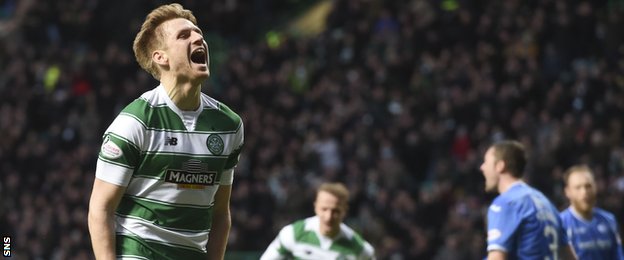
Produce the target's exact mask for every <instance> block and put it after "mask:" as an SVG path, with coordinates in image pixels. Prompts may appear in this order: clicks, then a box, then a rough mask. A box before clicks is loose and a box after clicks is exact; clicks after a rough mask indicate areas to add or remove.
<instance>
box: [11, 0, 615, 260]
mask: <svg viewBox="0 0 624 260" xmlns="http://www.w3.org/2000/svg"><path fill="white" fill-rule="evenodd" d="M180 2H181V3H182V4H183V5H184V7H185V8H187V9H190V10H192V11H193V12H194V14H195V16H196V17H197V18H198V22H199V25H200V28H201V29H202V30H203V31H204V32H206V38H207V42H208V44H209V46H210V49H211V62H212V65H211V68H212V77H211V79H210V80H209V81H208V82H206V84H205V86H204V92H205V93H207V94H209V95H210V96H212V97H215V98H216V99H218V100H220V101H222V102H224V103H225V104H227V105H228V106H229V107H231V108H232V109H233V110H234V111H236V112H237V113H239V114H240V115H241V117H242V118H243V121H244V123H245V128H246V129H245V134H246V136H245V148H244V151H243V154H242V156H241V161H240V163H239V165H238V167H237V171H236V175H235V180H234V187H233V193H232V200H231V208H232V220H233V224H232V230H231V234H230V241H229V246H228V251H230V252H236V251H240V252H243V251H245V252H261V251H263V250H264V249H265V248H266V246H268V244H269V243H270V241H271V240H272V239H273V238H274V237H275V236H276V235H277V232H278V230H279V229H280V228H281V227H282V226H283V225H286V224H288V223H290V222H292V221H294V220H296V219H299V218H303V217H306V216H310V215H313V211H312V199H313V195H314V188H315V187H316V185H317V184H319V183H321V182H324V181H342V182H344V183H345V184H346V185H347V186H348V187H349V189H350V191H351V193H352V200H351V201H350V212H349V214H348V218H347V220H346V222H347V224H349V225H350V226H352V227H353V228H354V229H356V230H358V231H359V232H361V233H362V235H363V236H364V237H365V238H366V239H367V240H368V241H370V242H371V244H372V245H373V246H374V247H375V248H376V252H377V255H378V257H379V258H380V259H482V258H483V256H484V255H485V238H486V237H485V232H484V228H485V227H484V218H485V213H486V211H487V205H488V204H489V203H490V202H491V200H492V198H493V197H494V196H495V195H494V194H485V193H484V191H483V182H484V179H483V177H482V175H481V173H480V171H479V166H480V164H481V162H482V154H483V152H484V150H485V149H486V148H487V146H488V145H490V144H491V143H492V142H494V141H497V140H501V139H506V138H514V139H518V140H520V141H522V142H523V143H524V144H525V145H526V146H527V147H528V150H529V155H530V164H529V166H528V169H527V171H526V172H527V175H526V177H527V178H526V180H527V182H529V183H530V184H532V185H534V186H535V187H537V188H538V189H540V190H541V191H542V192H544V193H545V194H546V195H547V196H548V197H549V198H550V199H551V200H553V202H555V204H556V205H557V206H558V207H559V208H560V209H564V208H565V207H567V204H566V200H565V197H564V196H563V183H562V181H561V177H562V172H563V171H564V170H565V169H566V168H567V167H569V166H571V165H572V164H577V163H586V164H588V165H589V166H590V167H592V169H593V170H594V171H595V173H596V177H597V183H598V188H599V199H598V204H599V206H600V207H603V208H605V209H607V210H609V211H612V212H613V213H614V214H615V215H616V217H617V218H618V220H619V223H622V221H624V205H623V204H622V198H623V197H624V139H623V138H624V129H623V128H624V126H623V117H624V60H623V59H622V58H623V57H624V34H622V33H621V32H622V28H624V1H621V0H602V1H578V0H509V1H494V0H492V1H487V0H396V1H378V0H333V1H332V4H333V9H332V11H331V12H330V14H329V15H328V16H327V18H326V22H327V28H326V30H324V31H323V32H322V33H321V34H319V35H317V36H314V37H294V36H291V35H289V34H286V33H281V34H279V33H278V34H275V35H273V36H272V37H271V38H270V39H269V40H268V41H267V40H266V39H265V38H264V37H263V35H264V33H266V32H267V30H270V29H279V27H280V26H281V25H280V23H282V22H283V20H284V19H285V15H284V14H288V13H292V12H293V10H298V9H297V8H296V7H302V6H309V5H310V4H311V3H313V2H316V1H296V0H290V1H286V0H283V1H280V0H254V1H237V0H218V1H193V0H187V1H180ZM162 3H165V1H147V0H142V1H101V0H82V1H81V0H59V1H34V0H20V1H17V0H0V140H1V141H0V198H1V199H0V201H1V202H0V203H1V207H0V233H1V234H2V235H3V236H5V235H10V236H12V239H13V243H12V246H13V254H14V255H16V256H18V257H19V256H22V257H24V258H25V259H91V258H92V253H91V247H90V241H89V235H88V231H87V218H86V214H87V210H88V198H89V196H90V192H91V186H92V183H93V179H94V170H95V162H96V159H97V153H98V151H99V146H100V144H101V136H102V133H103V132H104V130H105V128H106V127H107V126H108V125H109V124H110V122H112V120H113V118H114V117H115V116H116V115H117V113H118V112H119V111H120V110H121V109H122V108H123V107H124V106H125V105H126V104H128V103H129V102H130V101H132V100H133V99H135V98H137V97H138V96H139V95H140V94H141V93H143V92H144V91H147V90H149V89H151V88H153V87H155V86H156V85H157V84H158V82H156V81H155V80H154V79H152V78H151V77H150V76H149V74H147V73H146V72H144V71H142V70H141V69H140V68H139V66H138V65H137V63H136V62H135V60H134V56H133V53H132V49H131V46H132V40H133V38H134V36H135V34H136V32H137V31H138V29H139V26H140V24H141V22H142V20H143V19H144V17H145V15H146V14H147V13H148V12H149V11H150V10H151V9H153V8H155V7H156V6H158V5H160V4H162ZM18 259H19V258H18Z"/></svg>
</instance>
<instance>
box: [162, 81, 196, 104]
mask: <svg viewBox="0 0 624 260" xmlns="http://www.w3.org/2000/svg"><path fill="white" fill-rule="evenodd" d="M161 83H162V85H163V86H164V88H165V91H166V92H167V95H168V96H169V98H171V101H173V103H174V104H175V105H176V106H177V107H178V108H179V109H180V110H184V111H193V110H196V109H197V108H199V99H200V95H201V85H200V84H193V83H192V82H190V81H185V82H180V81H178V80H176V79H175V78H170V77H168V78H162V80H161Z"/></svg>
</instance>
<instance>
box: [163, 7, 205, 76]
mask: <svg viewBox="0 0 624 260" xmlns="http://www.w3.org/2000/svg"><path fill="white" fill-rule="evenodd" d="M160 26H161V32H162V37H163V38H162V39H163V43H164V50H156V51H154V54H153V59H154V60H155V61H156V62H157V63H159V64H161V65H164V66H163V67H164V71H165V73H173V75H175V77H176V78H182V79H186V80H190V81H203V80H205V79H206V78H207V77H208V76H210V69H209V64H210V62H209V60H208V57H209V55H208V44H207V43H206V41H204V36H203V34H202V31H201V30H200V29H199V28H198V27H197V26H195V25H194V24H193V23H192V22H191V21H189V20H187V19H183V18H176V19H171V20H168V21H166V22H164V23H163V24H161V25H160Z"/></svg>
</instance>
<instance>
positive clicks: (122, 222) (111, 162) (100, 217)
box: [88, 4, 243, 259]
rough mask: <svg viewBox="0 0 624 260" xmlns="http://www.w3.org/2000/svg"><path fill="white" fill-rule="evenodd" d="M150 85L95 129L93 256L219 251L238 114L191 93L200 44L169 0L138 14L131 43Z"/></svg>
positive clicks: (190, 255) (193, 255)
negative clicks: (99, 139)
mask: <svg viewBox="0 0 624 260" xmlns="http://www.w3.org/2000/svg"><path fill="white" fill-rule="evenodd" d="M133 49H134V52H135V57H136V59H137V62H138V63H139V65H141V67H142V68H143V69H145V70H146V71H147V72H149V73H150V74H152V76H154V78H156V79H157V80H159V81H160V85H159V86H157V87H155V88H154V89H152V90H151V91H148V92H146V93H143V94H142V95H141V96H140V97H139V98H137V99H136V100H134V101H133V102H132V103H130V104H129V105H128V106H127V107H126V108H124V109H123V111H121V113H120V114H119V115H118V116H117V117H116V118H115V120H114V121H113V122H112V123H111V125H110V126H109V128H108V129H107V130H106V132H105V133H104V141H103V144H102V146H101V149H100V153H99V156H98V162H97V168H96V173H95V175H96V179H95V182H94V185H93V191H92V194H91V199H90V202H89V220H88V222H89V232H90V234H91V242H92V245H93V251H94V254H95V256H96V258H97V259H119V258H122V259H123V258H130V259H223V256H224V253H225V248H226V243H227V239H228V235H229V231H230V226H231V219H230V208H229V203H230V194H231V187H232V182H233V175H234V167H235V166H236V164H237V163H238V158H239V154H240V151H241V147H242V145H243V123H242V121H241V118H240V117H239V116H238V115H237V114H236V113H234V112H233V111H232V110H230V109H229V108H228V107H227V106H226V105H224V104H222V103H220V102H219V101H217V100H215V99H213V98H211V97H209V96H207V95H206V94H204V93H202V92H201V83H202V82H204V81H205V80H206V79H207V78H208V76H209V75H210V70H209V58H208V57H209V55H208V45H207V43H206V42H205V41H204V38H203V34H202V31H201V30H200V29H199V28H198V27H197V21H196V19H195V16H193V14H192V13H191V11H189V10H185V9H184V8H183V7H182V6H181V5H179V4H170V5H163V6H160V7H158V8H156V9H154V10H153V11H152V12H151V13H150V14H149V15H148V16H147V17H146V19H145V21H144V23H143V25H142V27H141V30H140V31H139V33H138V34H137V36H136V38H135V40H134V46H133Z"/></svg>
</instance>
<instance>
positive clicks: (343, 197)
mask: <svg viewBox="0 0 624 260" xmlns="http://www.w3.org/2000/svg"><path fill="white" fill-rule="evenodd" d="M321 191H325V192H328V193H329V194H331V195H334V196H336V198H338V200H339V201H340V204H343V205H344V206H345V207H347V205H348V203H349V190H348V189H347V187H345V186H344V184H342V183H339V182H330V183H323V184H321V186H319V187H318V190H317V192H316V195H317V196H318V194H319V193H320V192H321Z"/></svg>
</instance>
